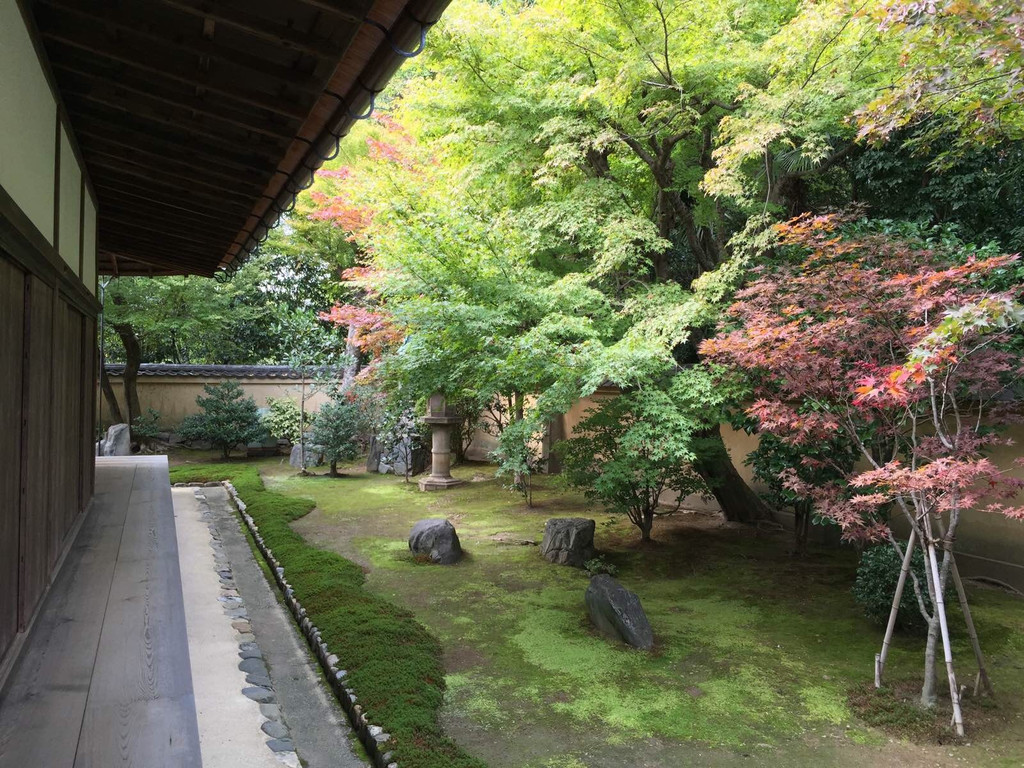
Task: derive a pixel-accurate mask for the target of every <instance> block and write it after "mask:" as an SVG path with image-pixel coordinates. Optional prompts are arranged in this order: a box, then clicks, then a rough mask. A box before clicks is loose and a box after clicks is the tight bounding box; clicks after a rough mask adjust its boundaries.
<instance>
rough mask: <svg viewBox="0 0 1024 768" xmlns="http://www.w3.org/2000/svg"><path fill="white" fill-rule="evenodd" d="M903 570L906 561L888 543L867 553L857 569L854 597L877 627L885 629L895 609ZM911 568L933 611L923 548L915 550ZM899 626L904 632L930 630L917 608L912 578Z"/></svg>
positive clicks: (905, 591) (898, 621) (863, 555)
mask: <svg viewBox="0 0 1024 768" xmlns="http://www.w3.org/2000/svg"><path fill="white" fill-rule="evenodd" d="M902 567H903V560H902V558H901V557H900V556H899V555H898V554H896V551H895V550H894V549H893V548H892V547H891V546H889V545H888V544H879V545H877V546H874V547H869V548H868V549H865V550H864V553H863V554H862V555H861V557H860V565H859V566H857V579H856V581H855V582H854V584H853V597H854V599H855V600H856V601H857V603H858V605H860V607H861V608H863V609H864V614H865V615H866V616H867V617H868V618H869V619H871V620H872V621H874V622H875V623H877V624H881V625H882V626H885V625H886V624H887V623H888V621H889V612H890V611H891V610H892V599H893V597H894V596H895V595H896V583H897V582H898V581H899V578H900V569H901V568H902ZM910 567H911V569H912V570H913V571H914V573H916V574H917V578H918V581H919V582H920V583H921V589H922V591H923V592H924V593H925V605H926V606H927V607H928V609H929V610H931V602H930V601H929V600H928V594H927V590H928V586H927V582H926V581H925V573H924V555H923V554H922V552H921V550H920V548H917V549H915V550H914V554H913V556H912V557H911V558H910ZM896 627H897V629H900V630H903V631H904V632H910V633H914V634H918V633H922V632H924V631H925V630H926V629H927V625H926V623H925V620H924V617H923V616H921V610H920V609H919V608H918V605H917V596H916V595H915V594H914V586H913V583H912V582H911V580H910V578H909V577H908V578H907V585H906V587H905V588H904V590H903V597H902V599H901V600H900V609H899V613H897V615H896Z"/></svg>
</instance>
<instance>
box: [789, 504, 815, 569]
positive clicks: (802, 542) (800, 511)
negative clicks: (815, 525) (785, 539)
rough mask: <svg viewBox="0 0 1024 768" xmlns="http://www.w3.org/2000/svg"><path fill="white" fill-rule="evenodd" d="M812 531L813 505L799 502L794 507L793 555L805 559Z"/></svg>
mask: <svg viewBox="0 0 1024 768" xmlns="http://www.w3.org/2000/svg"><path fill="white" fill-rule="evenodd" d="M810 531H811V503H810V502H809V501H798V502H797V503H796V504H795V505H794V506H793V554H794V555H796V556H797V557H803V556H804V555H806V554H807V538H808V534H809V533H810Z"/></svg>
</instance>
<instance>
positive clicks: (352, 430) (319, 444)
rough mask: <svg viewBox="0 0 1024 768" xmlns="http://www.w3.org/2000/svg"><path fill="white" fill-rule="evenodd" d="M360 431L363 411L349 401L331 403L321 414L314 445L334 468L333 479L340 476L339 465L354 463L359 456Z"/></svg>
mask: <svg viewBox="0 0 1024 768" xmlns="http://www.w3.org/2000/svg"><path fill="white" fill-rule="evenodd" d="M358 431H359V409H358V408H357V407H356V406H355V405H354V404H353V403H350V402H348V401H347V400H343V399H338V400H331V401H330V402H328V403H324V404H323V406H321V408H320V410H319V411H318V412H317V414H316V421H314V422H313V443H314V445H316V448H317V450H318V451H319V452H321V453H323V456H324V461H326V462H328V463H329V464H330V466H331V476H332V477H336V476H337V474H338V462H339V461H351V460H352V459H354V458H356V457H357V456H358V455H359V443H358V442H357V441H356V434H357V433H358Z"/></svg>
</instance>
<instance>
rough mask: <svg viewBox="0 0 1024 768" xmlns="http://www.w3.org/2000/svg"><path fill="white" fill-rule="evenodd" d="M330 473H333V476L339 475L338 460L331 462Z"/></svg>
mask: <svg viewBox="0 0 1024 768" xmlns="http://www.w3.org/2000/svg"><path fill="white" fill-rule="evenodd" d="M330 475H331V477H337V476H338V462H337V461H332V462H331V471H330Z"/></svg>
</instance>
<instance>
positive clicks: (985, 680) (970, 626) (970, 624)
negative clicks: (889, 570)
mask: <svg viewBox="0 0 1024 768" xmlns="http://www.w3.org/2000/svg"><path fill="white" fill-rule="evenodd" d="M950 557H952V558H953V584H955V585H956V594H957V597H958V598H959V599H960V610H961V611H963V614H964V622H965V623H966V624H967V634H968V635H970V637H971V645H972V646H973V647H974V658H975V659H976V660H977V662H978V679H977V680H976V681H975V683H974V695H975V696H977V695H978V686H979V685H981V686H984V688H985V693H987V694H988V695H989V696H995V695H996V692H995V690H994V689H993V688H992V681H991V680H989V677H988V670H986V668H985V656H984V655H983V654H982V652H981V643H980V642H979V641H978V632H977V630H976V629H975V628H974V619H973V617H972V616H971V608H970V606H969V605H968V604H967V593H966V592H965V591H964V583H963V581H962V580H961V579H960V569H959V568H957V567H956V557H954V556H953V555H952V554H950Z"/></svg>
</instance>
